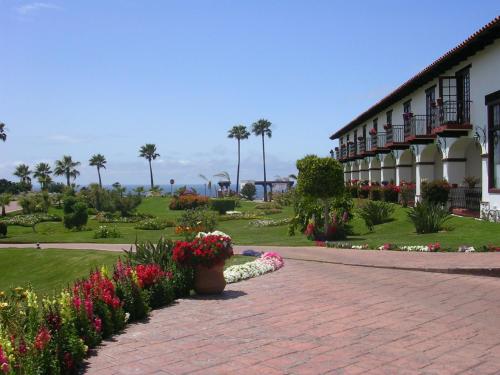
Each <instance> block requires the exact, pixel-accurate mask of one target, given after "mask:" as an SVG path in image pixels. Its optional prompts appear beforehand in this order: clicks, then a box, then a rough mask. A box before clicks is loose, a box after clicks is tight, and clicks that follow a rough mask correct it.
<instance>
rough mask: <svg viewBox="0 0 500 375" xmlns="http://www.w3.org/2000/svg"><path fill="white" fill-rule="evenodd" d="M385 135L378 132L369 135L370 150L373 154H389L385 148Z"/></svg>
mask: <svg viewBox="0 0 500 375" xmlns="http://www.w3.org/2000/svg"><path fill="white" fill-rule="evenodd" d="M386 143H387V134H386V133H385V132H378V133H376V134H371V135H370V150H371V151H372V152H373V153H375V154H383V153H388V152H390V150H389V148H387V147H386Z"/></svg>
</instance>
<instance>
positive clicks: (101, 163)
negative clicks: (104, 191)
mask: <svg viewBox="0 0 500 375" xmlns="http://www.w3.org/2000/svg"><path fill="white" fill-rule="evenodd" d="M106 163H107V161H106V158H105V157H104V155H102V154H94V155H92V157H91V158H90V159H89V165H90V166H91V167H96V168H97V175H98V176H99V186H100V187H101V188H102V180H101V168H104V169H106Z"/></svg>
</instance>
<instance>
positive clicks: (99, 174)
mask: <svg viewBox="0 0 500 375" xmlns="http://www.w3.org/2000/svg"><path fill="white" fill-rule="evenodd" d="M97 175H98V176H99V187H100V188H101V189H102V181H101V169H100V168H99V167H97Z"/></svg>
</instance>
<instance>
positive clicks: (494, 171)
mask: <svg viewBox="0 0 500 375" xmlns="http://www.w3.org/2000/svg"><path fill="white" fill-rule="evenodd" d="M486 105H487V106H488V159H489V160H488V166H489V171H488V175H489V176H488V177H489V178H488V180H489V181H488V182H489V188H490V189H493V190H497V189H500V91H497V92H495V93H493V94H490V95H488V96H486ZM499 192H500V190H499Z"/></svg>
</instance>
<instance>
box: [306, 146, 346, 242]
mask: <svg viewBox="0 0 500 375" xmlns="http://www.w3.org/2000/svg"><path fill="white" fill-rule="evenodd" d="M297 169H298V171H299V175H298V181H297V192H298V193H299V194H301V195H303V196H305V197H306V198H311V199H316V200H319V201H321V202H322V204H323V215H324V218H325V223H324V228H325V233H327V231H328V224H329V222H328V217H329V211H330V200H331V199H332V198H335V197H336V196H339V195H341V194H342V193H343V191H344V176H343V174H344V173H343V170H342V166H341V165H340V163H339V162H338V161H337V160H335V159H332V158H329V157H326V158H320V157H318V156H316V155H307V156H306V157H304V158H303V159H300V160H297Z"/></svg>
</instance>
